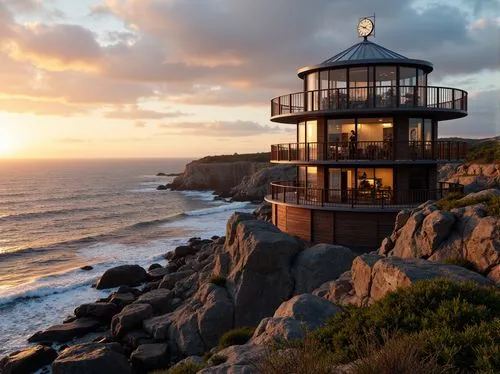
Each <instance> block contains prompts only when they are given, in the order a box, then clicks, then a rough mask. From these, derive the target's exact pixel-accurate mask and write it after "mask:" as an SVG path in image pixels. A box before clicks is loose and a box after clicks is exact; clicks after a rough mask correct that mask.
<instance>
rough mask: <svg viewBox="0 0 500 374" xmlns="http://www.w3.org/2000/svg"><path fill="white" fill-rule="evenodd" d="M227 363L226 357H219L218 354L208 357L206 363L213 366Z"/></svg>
mask: <svg viewBox="0 0 500 374" xmlns="http://www.w3.org/2000/svg"><path fill="white" fill-rule="evenodd" d="M226 361H227V357H225V356H222V355H219V354H214V355H212V356H211V357H210V359H209V360H208V363H209V364H210V365H213V366H217V365H221V364H223V363H224V362H226Z"/></svg>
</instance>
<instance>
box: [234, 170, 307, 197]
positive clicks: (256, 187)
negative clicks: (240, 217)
mask: <svg viewBox="0 0 500 374" xmlns="http://www.w3.org/2000/svg"><path fill="white" fill-rule="evenodd" d="M296 178H297V167H296V166H294V165H276V166H271V167H267V168H263V169H260V170H258V171H257V172H255V173H254V174H252V175H247V176H245V177H243V179H242V180H241V183H239V184H238V185H237V186H235V187H233V188H232V189H231V192H230V194H231V196H232V197H233V200H238V201H246V200H263V199H264V196H266V195H267V194H268V193H269V184H270V183H271V182H277V181H291V180H295V179H296Z"/></svg>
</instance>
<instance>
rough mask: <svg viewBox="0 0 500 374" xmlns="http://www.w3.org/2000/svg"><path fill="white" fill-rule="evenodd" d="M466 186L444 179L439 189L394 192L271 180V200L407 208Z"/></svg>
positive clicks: (303, 204) (322, 204)
mask: <svg viewBox="0 0 500 374" xmlns="http://www.w3.org/2000/svg"><path fill="white" fill-rule="evenodd" d="M463 188H464V186H463V185H460V184H457V183H445V182H441V183H440V184H439V187H438V188H436V189H420V190H409V191H394V190H389V189H376V188H373V189H368V190H360V189H353V188H346V189H324V188H314V187H304V186H300V185H298V184H297V183H296V182H274V183H271V194H270V195H269V196H268V199H269V200H271V201H274V202H277V203H286V204H291V205H302V206H314V207H331V208H335V207H338V208H346V207H350V208H356V207H370V208H381V209H383V208H398V209H402V208H406V207H415V206H417V205H419V204H421V203H423V202H425V201H427V200H438V199H441V198H442V197H444V196H446V195H447V194H448V193H451V192H463Z"/></svg>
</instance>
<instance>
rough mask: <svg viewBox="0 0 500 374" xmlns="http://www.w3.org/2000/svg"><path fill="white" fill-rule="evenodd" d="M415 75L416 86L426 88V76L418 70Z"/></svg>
mask: <svg viewBox="0 0 500 374" xmlns="http://www.w3.org/2000/svg"><path fill="white" fill-rule="evenodd" d="M417 73H418V85H419V86H420V87H424V86H427V74H425V73H424V71H423V70H422V69H418V70H417Z"/></svg>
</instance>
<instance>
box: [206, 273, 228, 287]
mask: <svg viewBox="0 0 500 374" xmlns="http://www.w3.org/2000/svg"><path fill="white" fill-rule="evenodd" d="M208 282H209V283H213V284H215V285H216V286H219V287H226V278H224V277H221V276H220V275H217V276H213V277H212V278H210V279H209V280H208Z"/></svg>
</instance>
